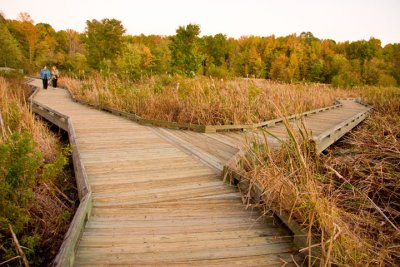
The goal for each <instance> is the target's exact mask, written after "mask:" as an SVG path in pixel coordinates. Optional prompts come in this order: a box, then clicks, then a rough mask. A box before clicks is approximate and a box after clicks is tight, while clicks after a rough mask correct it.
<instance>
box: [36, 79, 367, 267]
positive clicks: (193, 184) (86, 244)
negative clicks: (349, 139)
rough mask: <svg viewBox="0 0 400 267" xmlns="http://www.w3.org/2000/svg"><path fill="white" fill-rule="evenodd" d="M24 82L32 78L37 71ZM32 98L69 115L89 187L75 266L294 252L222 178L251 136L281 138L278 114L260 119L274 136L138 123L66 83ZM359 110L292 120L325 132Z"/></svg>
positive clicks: (277, 259)
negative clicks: (77, 96) (77, 97)
mask: <svg viewBox="0 0 400 267" xmlns="http://www.w3.org/2000/svg"><path fill="white" fill-rule="evenodd" d="M31 84H33V85H39V86H40V83H39V81H38V80H33V81H32V82H31ZM34 100H35V101H36V102H37V103H39V104H42V105H44V106H47V107H50V108H52V109H53V110H56V111H57V112H58V113H60V114H64V115H66V116H68V117H69V118H71V120H72V121H73V125H74V135H75V141H76V144H77V146H79V153H80V160H81V163H82V166H83V167H84V169H85V171H86V173H87V176H88V181H89V186H90V188H91V191H92V193H91V198H92V201H93V205H92V208H91V217H89V219H88V221H87V223H86V225H85V228H84V230H83V233H82V237H81V238H80V240H79V243H78V244H77V251H76V254H75V259H74V265H75V266H109V265H143V266H165V265H174V266H187V265H193V266H232V265H238V266H271V265H281V264H284V263H288V264H289V265H290V264H293V259H296V260H299V258H298V255H297V253H296V250H295V248H294V247H293V236H292V235H291V234H290V233H289V232H288V231H287V230H285V229H283V228H282V227H278V226H277V225H275V224H274V223H275V219H274V218H273V217H268V216H264V215H262V214H260V212H259V211H258V209H252V208H249V209H247V210H246V209H245V206H244V205H243V204H242V197H241V195H240V194H239V193H238V191H237V189H236V188H234V187H232V186H229V185H227V184H224V183H223V182H222V181H221V172H222V169H223V168H224V166H225V165H226V164H227V163H228V162H231V161H232V160H234V159H235V158H236V159H237V158H239V157H238V155H240V154H241V153H243V151H244V150H245V149H246V147H247V146H248V144H249V143H251V142H253V141H255V140H257V141H267V142H269V143H270V144H271V146H273V147H274V146H278V145H279V143H280V140H278V139H276V138H275V137H278V138H279V139H281V140H285V139H286V138H287V133H286V129H285V127H284V125H283V124H282V123H280V122H279V120H277V121H276V122H274V123H271V124H268V128H266V130H267V131H268V132H269V133H271V134H272V135H268V134H265V132H263V131H262V130H251V129H249V130H248V131H246V132H218V133H197V132H192V131H182V130H171V129H163V128H157V127H147V126H142V125H139V124H137V123H135V122H132V121H130V120H127V119H124V118H122V117H120V116H116V115H115V114H111V113H107V112H102V111H99V110H96V109H93V108H90V107H88V106H84V105H81V104H78V103H76V102H74V101H72V99H71V98H70V96H69V93H68V92H67V91H66V90H61V89H56V90H54V89H48V90H41V91H40V92H38V93H37V94H36V95H35V96H34ZM367 110H368V108H367V107H365V106H363V105H361V104H359V103H356V102H355V101H354V100H342V101H340V104H338V105H335V106H334V107H331V108H329V109H321V110H319V111H318V112H308V113H305V114H303V115H304V116H303V117H302V120H303V121H301V119H293V120H291V121H290V124H291V125H292V127H293V128H294V129H295V130H296V129H298V128H299V126H300V125H301V123H304V124H305V125H306V127H307V128H308V129H309V131H310V132H311V133H312V134H313V135H314V136H319V135H321V134H322V135H326V133H327V132H329V130H330V129H334V128H335V127H336V126H337V125H340V124H341V123H343V122H344V121H347V120H349V119H350V118H352V117H354V116H355V115H356V114H358V113H363V112H366V111H367ZM114 113H115V112H114ZM293 118H295V117H293ZM272 124H273V125H274V126H272ZM345 127H347V128H346V129H345V130H346V131H348V130H349V127H348V125H345ZM352 127H354V126H352ZM211 132H212V131H211ZM321 138H323V137H321ZM323 142H325V143H329V142H330V140H329V142H328V141H325V140H324V141H323ZM321 143H322V142H321ZM293 255H294V256H293Z"/></svg>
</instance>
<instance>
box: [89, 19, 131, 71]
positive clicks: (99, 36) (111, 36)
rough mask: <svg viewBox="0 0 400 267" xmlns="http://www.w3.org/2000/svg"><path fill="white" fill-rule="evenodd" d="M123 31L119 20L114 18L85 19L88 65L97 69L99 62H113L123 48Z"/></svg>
mask: <svg viewBox="0 0 400 267" xmlns="http://www.w3.org/2000/svg"><path fill="white" fill-rule="evenodd" d="M124 33H125V29H124V27H123V25H122V23H121V21H119V20H116V19H102V20H101V21H98V20H95V19H93V20H88V21H86V29H85V44H86V55H87V60H88V63H89V65H90V66H91V67H92V68H94V69H99V68H100V62H106V61H107V60H109V61H110V62H111V63H112V64H114V62H115V61H116V59H117V58H118V56H119V55H120V54H121V53H122V50H123V48H124V41H123V34H124Z"/></svg>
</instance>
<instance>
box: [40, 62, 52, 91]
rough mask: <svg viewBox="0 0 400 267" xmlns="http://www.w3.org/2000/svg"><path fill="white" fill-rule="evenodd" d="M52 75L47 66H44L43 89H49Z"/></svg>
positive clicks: (42, 75)
mask: <svg viewBox="0 0 400 267" xmlns="http://www.w3.org/2000/svg"><path fill="white" fill-rule="evenodd" d="M50 76H51V75H50V71H49V70H48V69H47V66H44V67H43V69H41V70H40V79H42V82H43V89H47V86H48V84H49V79H50Z"/></svg>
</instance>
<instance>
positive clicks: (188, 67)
mask: <svg viewBox="0 0 400 267" xmlns="http://www.w3.org/2000/svg"><path fill="white" fill-rule="evenodd" d="M199 34H200V26H199V25H195V24H188V25H187V26H180V27H179V28H178V29H177V30H176V35H175V36H172V37H171V43H170V45H169V48H170V50H171V66H172V68H173V70H174V71H176V72H180V73H185V74H187V75H193V74H196V73H197V72H198V70H199V69H200V65H201V62H202V56H201V55H200V54H199V52H198V50H199V46H198V42H199Z"/></svg>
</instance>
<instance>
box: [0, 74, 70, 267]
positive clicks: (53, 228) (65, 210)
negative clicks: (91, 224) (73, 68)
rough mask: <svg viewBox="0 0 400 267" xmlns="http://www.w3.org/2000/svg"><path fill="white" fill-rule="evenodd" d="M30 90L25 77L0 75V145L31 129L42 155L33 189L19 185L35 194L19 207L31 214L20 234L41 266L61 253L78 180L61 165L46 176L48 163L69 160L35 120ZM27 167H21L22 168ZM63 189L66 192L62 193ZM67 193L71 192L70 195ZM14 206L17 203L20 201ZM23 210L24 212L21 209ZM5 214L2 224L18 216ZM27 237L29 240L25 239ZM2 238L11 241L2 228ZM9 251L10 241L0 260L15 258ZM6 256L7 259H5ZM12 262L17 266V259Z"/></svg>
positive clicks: (1, 178)
mask: <svg viewBox="0 0 400 267" xmlns="http://www.w3.org/2000/svg"><path fill="white" fill-rule="evenodd" d="M29 93H30V89H29V87H27V86H26V84H25V81H24V79H12V80H6V79H4V78H3V77H0V144H3V143H6V142H7V140H8V138H9V137H10V136H11V135H15V134H22V133H24V132H29V133H30V136H31V137H30V138H32V139H33V140H34V143H35V151H38V153H41V154H42V155H43V160H42V162H41V163H40V168H39V169H38V170H37V173H36V175H35V176H36V179H35V181H34V183H33V184H32V188H21V189H19V188H18V190H30V191H32V192H31V193H29V194H31V195H32V197H31V198H30V201H29V203H28V206H27V207H24V206H21V207H22V209H19V208H20V207H18V212H19V214H20V215H19V216H21V217H22V216H28V221H27V223H25V224H24V225H23V227H24V228H23V229H22V230H21V229H19V230H18V232H17V236H18V238H19V239H20V242H22V243H21V244H24V242H30V244H35V245H32V246H33V247H35V250H34V251H33V250H32V248H31V249H26V251H25V253H26V254H29V255H28V257H29V260H30V261H31V263H33V265H42V264H45V263H49V262H50V261H51V260H52V257H53V256H54V255H55V254H56V253H57V252H58V248H59V246H60V243H61V242H62V240H63V236H64V234H65V233H66V231H67V230H68V227H69V221H70V219H71V218H72V215H73V212H74V209H75V201H74V197H73V196H74V194H75V192H76V189H74V186H75V183H74V180H73V178H72V175H71V174H68V173H67V172H65V171H64V172H62V173H60V171H61V170H58V169H57V168H58V167H52V168H53V170H56V169H57V172H55V171H54V172H55V173H54V174H55V176H51V177H47V176H46V177H45V176H44V175H43V169H44V167H45V166H47V167H50V166H54V165H56V164H61V166H60V168H61V169H62V167H63V164H64V163H63V162H65V160H66V159H65V157H64V156H60V155H61V149H62V145H61V143H60V141H59V140H58V138H57V136H55V135H54V133H51V132H50V131H49V129H48V127H47V126H46V125H45V124H44V123H43V122H41V121H40V120H37V119H35V117H34V116H33V114H32V113H31V111H30V109H29V106H28V104H27V103H26V98H27V95H28V94H29ZM16 153H18V151H17V152H16ZM20 153H21V152H20ZM28 156H29V155H28ZM3 167H4V166H3ZM7 167H8V166H5V169H2V170H1V172H0V182H1V183H2V184H3V183H4V184H6V183H7V181H6V180H7V178H6V177H4V176H3V175H2V174H7V173H8V172H9V170H7ZM24 167H25V166H21V168H24ZM13 179H24V177H19V178H17V177H15V178H13ZM61 190H62V191H63V192H64V193H60V191H61ZM2 193H3V192H2ZM19 193H20V191H18V192H15V195H16V196H15V197H13V199H14V200H11V199H10V200H9V201H10V203H14V202H11V201H15V199H18V194H19ZM21 194H22V193H21ZM66 195H69V197H68V196H66ZM70 198H72V200H71V199H70ZM0 204H1V205H0V206H1V207H9V206H10V205H11V204H10V205H8V204H7V203H0ZM15 205H18V202H16V204H15ZM21 205H22V204H21ZM25 209H26V211H25ZM22 210H23V211H24V213H22V212H21V211H22ZM25 212H26V214H25ZM3 216H5V215H4V210H0V217H1V219H2V220H3V221H2V223H5V221H4V220H10V221H9V222H8V223H10V224H12V223H13V220H15V218H13V219H10V218H7V217H3ZM1 230H3V229H1ZM2 235H3V236H2ZM26 237H27V239H25V238H26ZM36 237H40V239H36ZM0 238H1V240H2V241H3V240H8V239H6V238H7V233H5V232H4V231H2V232H1V233H0ZM28 238H30V241H26V240H28ZM24 240H25V241H24ZM10 251H13V249H12V246H11V244H9V243H4V244H2V246H1V249H0V258H1V260H0V263H1V262H3V261H5V260H7V259H9V258H12V257H13V255H10V254H9V253H10ZM3 256H4V257H6V258H3ZM10 264H14V265H15V266H17V265H18V259H17V260H14V261H13V262H11V263H10Z"/></svg>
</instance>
